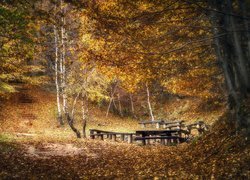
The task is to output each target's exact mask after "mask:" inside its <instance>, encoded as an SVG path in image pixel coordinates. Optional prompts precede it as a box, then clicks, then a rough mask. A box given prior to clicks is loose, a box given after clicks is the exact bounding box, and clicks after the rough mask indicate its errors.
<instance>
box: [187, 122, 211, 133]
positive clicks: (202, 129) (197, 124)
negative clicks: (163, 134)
mask: <svg viewBox="0 0 250 180" xmlns="http://www.w3.org/2000/svg"><path fill="white" fill-rule="evenodd" d="M186 127H187V130H188V131H189V133H190V134H191V131H192V129H197V130H198V133H199V135H201V134H203V133H204V132H205V131H207V130H208V126H207V125H206V124H205V123H204V122H203V121H197V122H195V123H193V124H189V125H187V126H186Z"/></svg>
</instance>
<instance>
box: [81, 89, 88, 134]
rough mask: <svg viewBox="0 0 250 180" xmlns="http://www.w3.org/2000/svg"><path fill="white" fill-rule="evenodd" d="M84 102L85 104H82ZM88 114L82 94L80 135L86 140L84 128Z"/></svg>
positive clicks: (85, 99) (85, 100)
mask: <svg viewBox="0 0 250 180" xmlns="http://www.w3.org/2000/svg"><path fill="white" fill-rule="evenodd" d="M84 102H85V103H84ZM87 114H88V104H87V98H84V93H82V133H83V135H82V136H83V138H86V137H87V135H86V126H87V116H88V115H87Z"/></svg>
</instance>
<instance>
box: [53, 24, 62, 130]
mask: <svg viewBox="0 0 250 180" xmlns="http://www.w3.org/2000/svg"><path fill="white" fill-rule="evenodd" d="M54 36H55V85H56V102H57V113H58V114H57V119H58V122H59V123H60V125H63V124H64V123H63V119H62V111H61V103H60V86H59V81H58V79H59V77H58V33H57V29H56V26H55V25H54Z"/></svg>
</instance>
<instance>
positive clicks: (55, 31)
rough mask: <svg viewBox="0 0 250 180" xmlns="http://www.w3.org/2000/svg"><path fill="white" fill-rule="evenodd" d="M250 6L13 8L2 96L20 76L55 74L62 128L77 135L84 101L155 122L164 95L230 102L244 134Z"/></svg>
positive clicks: (60, 4)
mask: <svg viewBox="0 0 250 180" xmlns="http://www.w3.org/2000/svg"><path fill="white" fill-rule="evenodd" d="M248 9H249V3H248V2H246V1H243V0H238V1H236V0H235V1H232V0H213V1H206V0H203V1H199V2H197V1H181V2H180V1H176V0H171V1H169V0H160V1H148V0H146V1H145V0H144V1H140V0H139V1H134V2H131V1H128V0H107V1H86V2H85V1H84V2H83V1H77V2H76V1H66V0H65V1H63V0H61V1H49V0H47V1H38V0H37V1H35V0H34V1H30V2H29V3H28V4H25V3H24V2H23V1H19V2H17V1H4V2H2V3H1V11H0V13H1V14H0V15H1V16H0V22H1V23H2V24H3V26H1V29H0V35H1V40H0V41H1V46H2V48H1V57H0V58H1V76H0V78H1V87H2V88H1V89H2V91H3V90H9V91H13V89H12V88H11V87H10V86H7V84H8V82H11V81H16V80H17V79H19V80H20V79H22V81H25V82H28V81H29V82H31V81H32V82H41V77H42V76H41V75H47V77H48V76H50V77H52V78H50V79H49V78H47V81H46V82H49V83H50V80H51V81H52V82H54V83H55V87H56V88H55V89H56V93H57V100H56V101H57V111H58V120H59V123H60V124H63V121H64V120H67V122H68V124H69V125H70V126H71V127H72V129H73V130H74V124H73V121H74V116H73V115H74V113H73V112H74V108H76V107H77V105H76V104H77V102H78V99H79V98H80V97H81V99H85V100H86V99H88V100H91V101H95V102H96V101H98V103H99V104H101V102H102V103H103V106H105V108H107V107H108V111H107V112H109V110H110V109H111V110H113V112H117V114H119V115H120V116H125V115H129V114H130V115H133V116H135V115H136V110H135V109H139V108H140V109H141V107H145V108H144V109H146V108H147V107H148V109H149V111H148V112H147V113H146V115H148V116H150V117H151V119H154V118H157V114H156V115H155V114H154V109H155V107H154V106H155V105H157V104H160V102H159V99H160V97H163V96H164V95H166V96H171V95H178V96H181V97H187V96H189V97H197V98H200V99H202V100H204V101H208V100H210V102H212V101H215V100H216V101H217V100H218V101H223V100H224V99H225V96H227V95H228V97H229V98H228V103H229V104H230V107H231V108H232V110H233V111H234V112H235V114H236V115H237V119H238V127H241V128H243V127H246V126H249V125H247V124H249V123H248V121H249V120H247V119H248V116H249V115H248V114H247V112H246V111H245V110H244V109H247V108H246V101H248V96H249V86H250V85H249V82H250V80H249V74H250V73H249V60H248V59H249V56H250V52H249V49H250V48H249V47H250V45H249V42H250V41H249V37H250V35H249V23H248V22H249V17H248V16H249V15H248V14H247V12H248ZM35 17H36V18H35ZM35 52H36V53H35ZM34 60H36V61H34ZM34 62H36V63H34ZM31 65H32V66H31ZM34 65H35V66H34ZM40 65H43V66H40ZM220 66H221V67H222V68H220ZM31 67H32V68H31ZM42 69H44V71H42ZM35 71H39V72H40V74H39V73H35V74H34V72H35ZM41 71H42V72H41ZM31 72H32V73H31ZM223 73H224V76H223ZM38 74H39V76H38ZM51 75H52V76H51ZM30 77H32V78H30ZM37 77H39V78H40V79H39V81H37ZM224 77H225V81H226V85H227V91H228V93H227V94H226V93H225V88H224V86H223V83H222V82H223V81H224ZM13 79H14V80H13ZM43 82H45V81H43ZM6 83H7V84H6ZM107 89H110V92H107ZM110 94H111V95H110ZM162 95H163V96H162ZM138 97H139V98H138ZM142 99H143V102H142ZM138 102H141V103H140V104H141V105H140V107H139V106H135V104H134V103H137V104H138ZM86 104H87V101H86V102H85V103H84V104H82V107H85V108H86ZM83 112H84V113H83V117H86V114H85V113H86V110H83ZM107 114H108V113H107ZM83 119H85V118H83ZM74 131H75V132H76V133H77V134H78V136H79V131H78V130H76V129H75V130H74Z"/></svg>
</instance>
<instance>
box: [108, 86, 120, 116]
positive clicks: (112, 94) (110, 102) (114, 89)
mask: <svg viewBox="0 0 250 180" xmlns="http://www.w3.org/2000/svg"><path fill="white" fill-rule="evenodd" d="M117 84H118V83H116V84H115V86H114V88H113V92H111V96H110V101H109V105H108V109H107V112H106V117H108V115H109V111H110V107H111V104H112V101H113V98H114V94H115V91H116V87H117Z"/></svg>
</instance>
